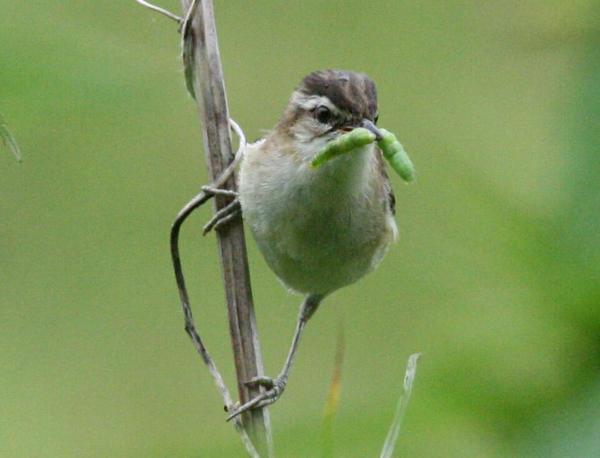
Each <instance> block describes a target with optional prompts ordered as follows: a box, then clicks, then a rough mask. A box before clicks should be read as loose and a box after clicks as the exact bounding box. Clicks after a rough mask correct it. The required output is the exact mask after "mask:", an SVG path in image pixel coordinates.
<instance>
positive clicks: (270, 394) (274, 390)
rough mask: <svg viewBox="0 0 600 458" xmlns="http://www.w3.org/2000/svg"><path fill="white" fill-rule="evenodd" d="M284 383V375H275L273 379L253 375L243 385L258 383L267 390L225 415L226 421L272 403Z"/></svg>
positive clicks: (283, 386) (280, 393) (279, 394)
mask: <svg viewBox="0 0 600 458" xmlns="http://www.w3.org/2000/svg"><path fill="white" fill-rule="evenodd" d="M286 383H287V380H286V378H284V377H277V378H274V379H273V378H271V377H264V376H258V377H254V378H252V379H251V380H248V381H247V382H244V384H245V385H260V386H264V387H267V388H268V387H270V388H269V389H267V391H265V392H264V393H260V394H259V395H257V396H256V397H254V398H253V399H251V400H250V401H248V402H246V403H245V404H242V405H241V406H240V407H239V408H237V409H236V410H235V411H234V412H232V413H231V415H229V416H228V417H227V421H229V420H231V419H233V418H235V417H237V416H238V415H240V414H242V413H244V412H246V411H248V410H250V409H258V408H261V407H265V406H268V405H269V404H273V403H274V402H275V401H277V400H278V399H279V398H280V397H281V395H282V394H283V391H284V390H285V385H286Z"/></svg>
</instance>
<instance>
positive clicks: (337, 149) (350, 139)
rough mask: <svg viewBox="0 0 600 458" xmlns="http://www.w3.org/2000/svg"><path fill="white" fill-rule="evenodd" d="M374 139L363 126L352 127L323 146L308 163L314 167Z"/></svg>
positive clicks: (371, 133)
mask: <svg viewBox="0 0 600 458" xmlns="http://www.w3.org/2000/svg"><path fill="white" fill-rule="evenodd" d="M374 141H375V134H374V133H373V132H371V131H368V130H367V129H365V128H364V127H359V128H357V129H353V130H351V131H350V132H348V133H346V134H344V135H340V136H339V137H338V138H336V139H335V140H332V141H330V142H329V143H327V146H325V148H323V149H322V150H321V151H320V152H319V153H318V154H317V155H316V156H315V157H314V158H313V160H312V161H311V163H310V165H311V166H312V167H314V168H317V167H320V166H321V165H323V164H324V163H325V162H327V161H329V160H331V159H333V158H334V157H337V156H341V155H342V154H346V153H349V152H350V151H352V150H353V149H356V148H360V147H361V146H365V145H368V144H369V143H373V142H374Z"/></svg>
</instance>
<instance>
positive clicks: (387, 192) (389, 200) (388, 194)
mask: <svg viewBox="0 0 600 458" xmlns="http://www.w3.org/2000/svg"><path fill="white" fill-rule="evenodd" d="M375 157H376V158H377V170H378V171H379V173H380V175H381V179H382V181H383V189H384V196H385V199H386V201H385V205H387V207H388V209H389V211H390V212H391V213H392V215H395V214H396V196H395V195H394V189H393V188H392V184H391V183H390V177H389V176H388V174H387V171H386V169H385V161H384V160H383V153H382V152H381V150H380V149H379V147H377V148H376V149H375Z"/></svg>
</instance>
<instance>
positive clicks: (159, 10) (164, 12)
mask: <svg viewBox="0 0 600 458" xmlns="http://www.w3.org/2000/svg"><path fill="white" fill-rule="evenodd" d="M135 1H136V2H137V3H139V4H140V5H142V6H145V7H146V8H149V9H151V10H152V11H155V12H157V13H160V14H162V15H163V16H166V17H168V18H169V19H173V20H174V21H175V22H177V23H178V24H181V22H182V21H183V19H182V18H180V17H179V16H177V15H176V14H174V13H171V12H170V11H169V10H166V9H164V8H161V7H160V6H156V5H153V4H152V3H148V2H146V1H145V0H135Z"/></svg>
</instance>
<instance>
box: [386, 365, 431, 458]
mask: <svg viewBox="0 0 600 458" xmlns="http://www.w3.org/2000/svg"><path fill="white" fill-rule="evenodd" d="M420 356H421V353H414V354H412V355H410V356H409V358H408V364H407V365H406V373H405V374H404V392H403V393H402V394H401V395H400V398H399V399H398V404H397V405H396V414H395V415H394V421H392V425H391V426H390V430H389V431H388V434H387V437H386V438H385V443H384V444H383V449H382V450H381V455H379V458H391V457H392V454H393V453H394V448H395V447H396V442H397V441H398V436H399V435H400V428H401V427H402V420H403V419H404V414H405V413H406V407H407V406H408V401H410V394H411V392H412V386H413V382H414V380H415V375H416V374H417V361H418V360H419V358H420Z"/></svg>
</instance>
